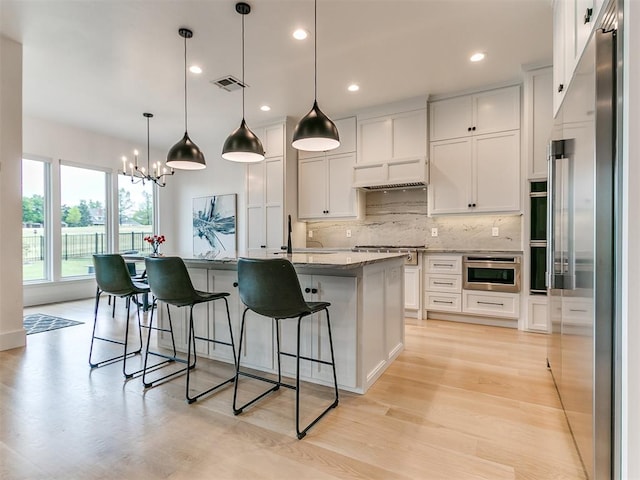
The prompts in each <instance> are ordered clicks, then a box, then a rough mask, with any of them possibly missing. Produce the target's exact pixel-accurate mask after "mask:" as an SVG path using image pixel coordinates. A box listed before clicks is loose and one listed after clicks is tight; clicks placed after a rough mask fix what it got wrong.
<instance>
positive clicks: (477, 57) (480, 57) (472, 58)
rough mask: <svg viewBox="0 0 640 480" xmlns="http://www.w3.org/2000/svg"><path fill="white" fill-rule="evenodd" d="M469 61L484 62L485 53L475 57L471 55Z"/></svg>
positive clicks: (479, 53) (477, 54)
mask: <svg viewBox="0 0 640 480" xmlns="http://www.w3.org/2000/svg"><path fill="white" fill-rule="evenodd" d="M469 60H471V61H472V62H479V61H481V60H484V53H482V52H478V53H474V54H473V55H471V57H470V58H469Z"/></svg>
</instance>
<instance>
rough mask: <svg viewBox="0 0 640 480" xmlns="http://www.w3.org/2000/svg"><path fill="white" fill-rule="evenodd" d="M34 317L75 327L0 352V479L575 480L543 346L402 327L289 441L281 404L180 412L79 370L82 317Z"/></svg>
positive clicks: (203, 371)
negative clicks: (365, 388)
mask: <svg viewBox="0 0 640 480" xmlns="http://www.w3.org/2000/svg"><path fill="white" fill-rule="evenodd" d="M103 306H104V307H105V308H104V309H102V312H101V315H103V318H105V319H108V318H109V315H108V308H106V302H104V305H103ZM35 312H42V313H49V314H52V315H58V316H62V317H65V318H70V319H75V320H81V321H84V322H86V323H85V324H84V325H80V326H74V327H69V328H64V329H61V330H57V331H52V332H46V333H40V334H35V335H30V336H28V337H27V347H26V348H24V349H14V350H10V351H6V352H0V421H1V424H0V433H1V438H0V478H3V479H155V478H167V479H182V478H185V479H186V478H188V479H192V480H193V479H200V478H202V479H254V478H255V479H263V478H265V479H270V478H277V479H337V478H359V479H447V480H449V479H454V480H455V479H480V478H482V479H513V478H516V479H582V478H584V474H583V470H582V467H581V463H580V459H579V457H578V455H577V453H576V450H575V448H574V445H573V441H572V438H571V435H570V433H569V430H568V427H567V424H566V420H565V417H564V414H563V412H562V410H561V408H560V402H559V400H558V396H557V393H556V391H555V388H554V385H553V381H552V379H551V374H550V373H549V371H548V370H547V368H546V362H545V358H546V337H545V336H543V335H536V334H530V333H523V332H518V331H515V330H510V329H503V328H496V327H483V326H478V325H470V324H459V323H452V322H442V321H435V320H427V321H417V320H411V319H408V320H407V329H406V348H405V350H404V352H403V353H402V354H401V355H400V357H399V358H398V360H397V361H395V362H394V363H393V364H392V365H391V367H390V368H389V369H388V370H387V372H386V373H385V374H384V375H383V376H382V377H381V378H380V380H379V381H378V382H377V383H376V384H375V385H374V386H373V387H372V388H371V389H370V390H369V392H368V393H367V394H366V395H363V396H362V395H356V394H350V393H347V392H341V398H340V405H339V406H338V407H337V408H336V409H335V410H333V411H331V412H330V413H329V414H328V415H327V416H326V417H325V418H324V419H322V420H321V421H320V422H319V423H318V424H317V425H316V426H315V427H314V428H312V429H311V430H310V431H309V433H308V435H307V437H306V438H305V439H304V440H301V441H299V440H297V439H296V437H295V427H294V416H293V414H294V410H293V408H294V407H293V404H294V392H292V391H289V390H286V389H285V390H284V391H283V390H282V389H281V390H280V391H279V392H277V393H276V394H275V395H273V396H272V397H269V398H267V399H265V400H263V401H262V402H260V403H259V404H258V405H257V406H256V407H254V408H251V409H249V410H247V411H246V412H245V413H243V414H242V415H240V416H237V417H236V416H234V415H233V412H232V410H231V400H232V396H233V388H232V386H230V387H228V388H226V389H224V390H222V391H221V392H219V393H218V394H216V395H213V396H210V397H205V398H203V399H201V400H200V401H198V402H197V403H195V404H193V405H188V404H186V402H185V401H184V377H181V378H179V379H176V380H173V381H171V382H169V383H166V384H164V385H161V386H158V387H156V388H152V389H148V390H146V391H145V390H144V389H143V388H142V384H141V381H140V379H139V378H138V379H132V380H129V381H124V379H123V377H122V374H121V369H120V367H121V366H120V364H115V365H110V366H106V367H103V368H99V369H95V370H93V371H92V370H90V369H89V366H88V364H87V355H88V350H89V339H90V333H91V326H92V313H93V302H92V301H90V300H87V301H81V302H70V303H64V304H57V305H49V306H40V307H34V308H29V309H25V313H35ZM123 312H124V308H123V302H120V303H119V304H118V308H117V315H116V316H117V317H119V318H121V317H123V316H124V315H123ZM216 367H218V368H216ZM219 367H220V365H219V364H215V363H214V362H211V361H200V362H199V364H198V369H197V370H199V372H198V374H197V375H196V382H201V381H203V380H206V379H208V378H210V377H211V376H212V375H213V373H212V372H214V371H217V370H220V368H219ZM222 369H223V370H225V369H226V373H230V372H231V370H230V369H229V367H228V366H223V367H222ZM241 386H242V387H243V388H245V389H246V388H252V387H253V385H252V384H250V383H249V381H247V382H246V383H244V384H243V385H241ZM304 404H305V406H306V407H308V406H309V405H312V404H313V401H312V400H311V399H309V400H308V401H307V402H305V403H304Z"/></svg>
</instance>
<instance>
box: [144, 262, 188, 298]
mask: <svg viewBox="0 0 640 480" xmlns="http://www.w3.org/2000/svg"><path fill="white" fill-rule="evenodd" d="M144 264H145V267H146V269H147V281H148V282H149V287H150V288H151V293H153V296H154V297H156V298H157V299H158V300H161V301H163V302H165V303H169V304H171V305H176V306H179V307H181V306H185V305H191V304H192V303H194V302H195V301H196V299H198V295H197V293H196V290H195V288H194V287H193V283H192V282H191V278H190V277H189V272H187V267H186V266H185V264H184V261H183V260H182V258H180V257H147V258H145V259H144Z"/></svg>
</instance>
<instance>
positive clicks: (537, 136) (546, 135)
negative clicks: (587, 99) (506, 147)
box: [527, 68, 553, 178]
mask: <svg viewBox="0 0 640 480" xmlns="http://www.w3.org/2000/svg"><path fill="white" fill-rule="evenodd" d="M527 85H528V94H527V103H528V104H529V107H530V109H529V115H528V117H529V125H528V128H527V138H528V145H527V147H528V148H527V154H528V155H527V157H528V165H529V169H528V170H529V178H546V177H547V145H548V144H549V140H551V129H552V128H553V78H552V74H551V69H549V68H545V69H540V70H536V71H534V72H531V73H530V74H529V78H528V81H527Z"/></svg>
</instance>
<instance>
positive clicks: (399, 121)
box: [391, 109, 427, 160]
mask: <svg viewBox="0 0 640 480" xmlns="http://www.w3.org/2000/svg"><path fill="white" fill-rule="evenodd" d="M392 128H393V140H392V153H391V158H392V159H393V160H404V159H409V158H416V157H418V158H424V157H426V155H427V111H426V109H422V110H416V111H413V112H407V113H403V114H398V115H394V117H393V125H392Z"/></svg>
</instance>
